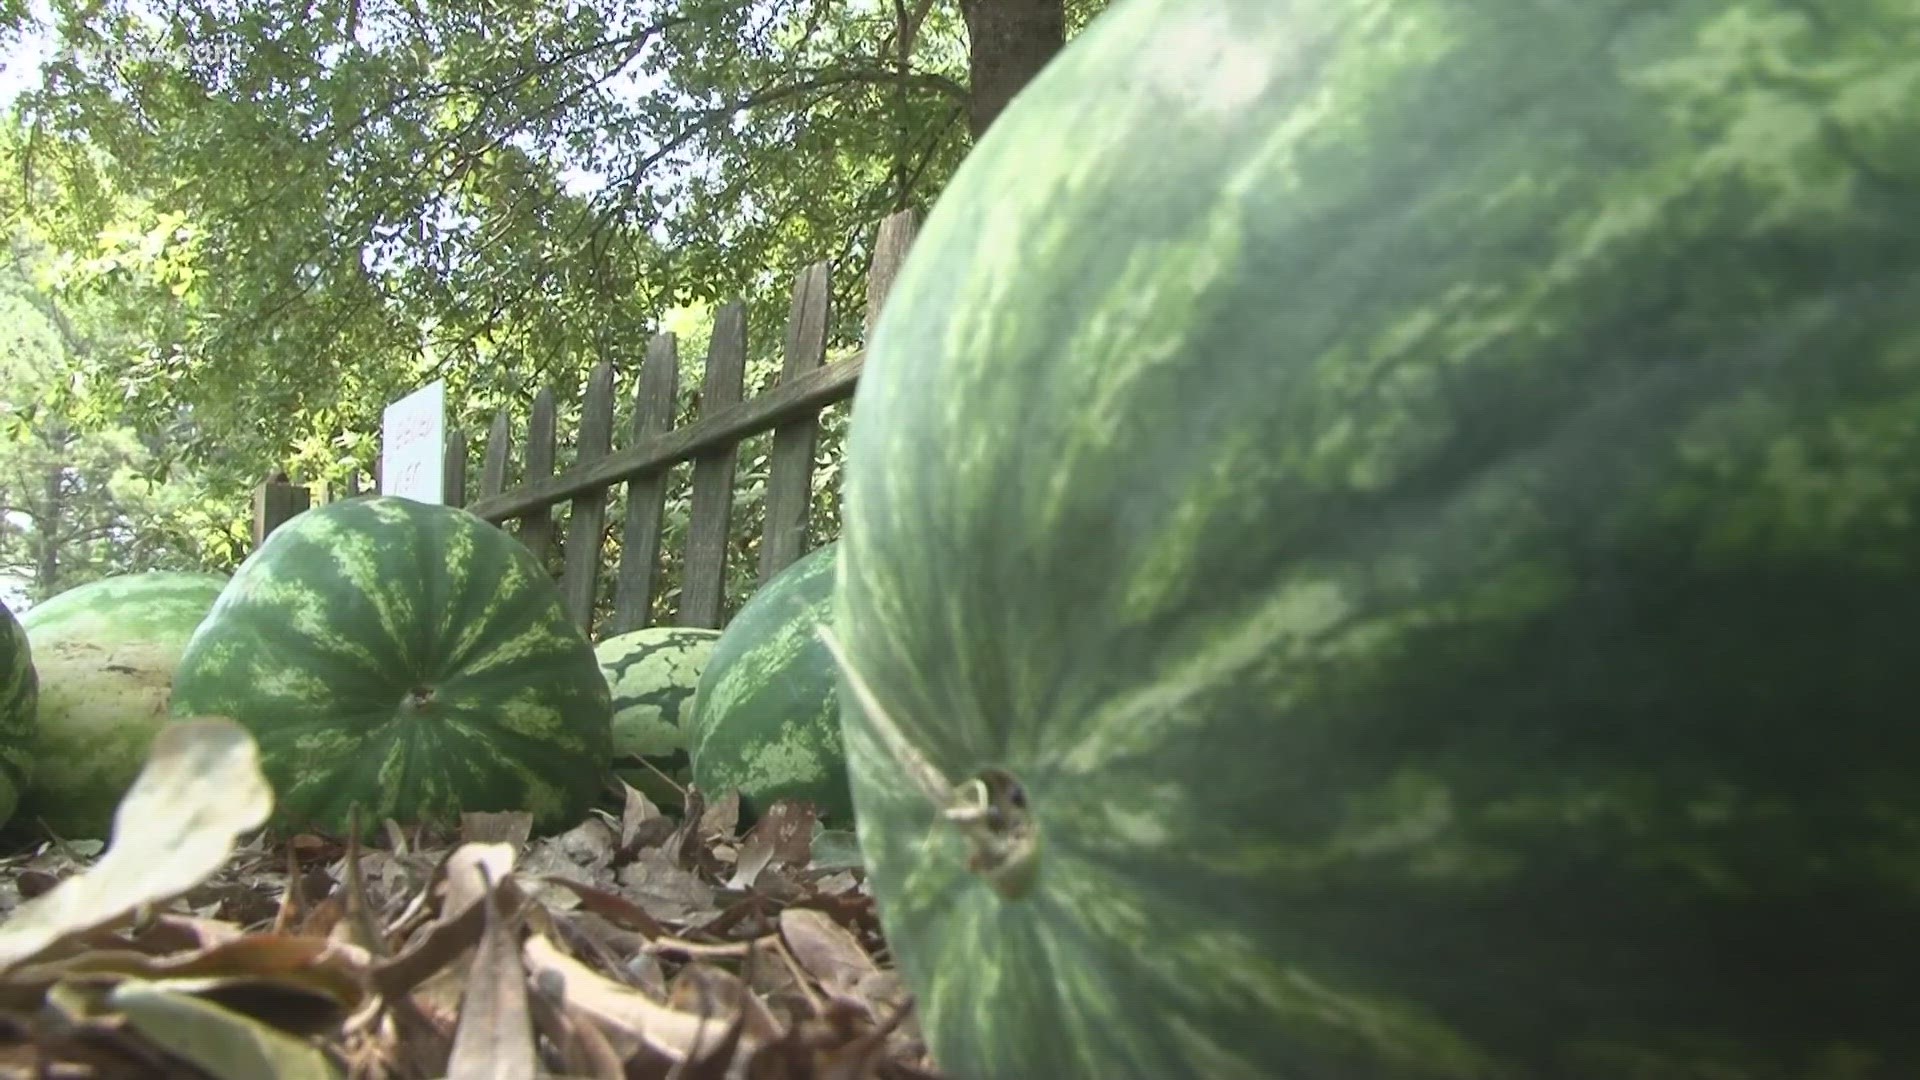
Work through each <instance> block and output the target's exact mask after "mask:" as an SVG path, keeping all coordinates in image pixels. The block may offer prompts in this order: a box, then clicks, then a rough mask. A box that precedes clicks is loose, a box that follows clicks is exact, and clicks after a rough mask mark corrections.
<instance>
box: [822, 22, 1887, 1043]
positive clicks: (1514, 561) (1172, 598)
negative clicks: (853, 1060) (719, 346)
mask: <svg viewBox="0 0 1920 1080" xmlns="http://www.w3.org/2000/svg"><path fill="white" fill-rule="evenodd" d="M1916 100H1920V9H1915V8H1914V7H1913V6H1912V5H1906V4H1898V5H1896V4H1886V3H1883V4H1879V5H1873V4H1864V3H1863V4H1855V5H1846V6H1840V7H1836V6H1833V5H1827V6H1808V5H1805V4H1797V3H1788V2H1785V0H1780V2H1746V3H1740V2H1731V0H1676V2H1673V3H1666V4H1642V3H1634V4H1626V3H1608V2H1600V3H1578V4H1531V3H1530V4H1505V3H1485V2H1478V3H1469V2H1465V0H1386V2H1368V3H1360V2H1357V0H1333V2H1328V3H1318V4H1301V3H1285V2H1276V0H1120V2H1119V3H1118V4H1116V6H1115V7H1114V8H1112V9H1111V10H1110V11H1109V13H1108V14H1107V15H1105V16H1103V17H1102V20H1101V21H1100V22H1099V23H1097V24H1096V25H1095V26H1094V28H1093V29H1091V30H1090V31H1088V32H1087V34H1086V35H1085V36H1084V37H1083V38H1081V39H1079V40H1078V41H1077V42H1076V43H1075V44H1074V45H1073V46H1072V47H1071V48H1070V49H1069V51H1068V53H1067V54H1065V55H1063V56H1062V57H1061V58H1060V59H1059V60H1058V61H1056V63H1055V64H1054V65H1053V66H1051V67H1050V68H1049V69H1048V70H1047V71H1046V72H1045V73H1044V74H1043V75H1042V76H1041V77H1040V79H1039V80H1038V81H1036V82H1035V83H1034V84H1033V85H1031V86H1030V87H1029V88H1028V90H1027V91H1026V92H1025V93H1024V94H1023V95H1022V97H1021V98H1020V99H1019V100H1018V101H1016V102H1015V104H1014V105H1013V107H1012V108H1010V109H1009V110H1008V111H1007V112H1005V113H1003V114H1002V115H1001V117H1000V118H999V119H998V120H997V121H996V122H995V125H994V127H993V129H992V130H991V131H990V133H989V134H988V135H987V137H986V138H985V140H984V141H983V142H982V143H981V145H980V146H979V147H978V148H977V149H976V150H975V151H974V152H973V154H972V155H971V156H970V158H969V160H968V161H967V163H966V164H965V165H964V166H963V168H962V169H961V171H960V173H959V175H958V176H956V178H955V180H954V181H953V183H952V184H951V185H950V186H949V187H948V189H947V190H946V191H945V192H944V194H943V195H942V197H941V200H940V202H939V204H938V205H937V206H936V207H935V209H934V211H933V212H932V213H931V214H930V215H929V217H928V219H927V221H926V224H925V226H924V227H923V229H922V230H921V232H920V235H919V237H918V239H917V240H916V244H915V249H914V252H913V254H912V256H911V257H910V259H909V261H908V264H907V266H906V268H905V270H904V272H903V273H902V274H901V275H900V277H899V278H898V279H897V281H896V283H895V285H894V287H893V289H892V291H891V293H890V295H889V298H888V302H887V305H886V308H885V312H884V314H883V316H882V318H881V320H880V323H879V325H878V327H877V328H876V332H875V334H874V336H873V339H872V341H871V342H870V347H869V351H868V354H867V362H866V368H865V370H864V372H863V374H862V379H861V385H860V388H859V391H858V395H857V397H856V401H855V408H854V416H855V417H856V420H855V422H854V425H853V428H852V431H851V435H850V440H851V441H850V444H849V456H848V461H847V466H846V469H847V472H846V477H847V485H848V486H847V503H846V511H845V515H844V518H843V530H844V531H843V534H842V540H841V544H842V545H843V546H844V548H845V557H846V565H845V567H844V575H843V577H842V579H841V582H840V587H839V592H838V597H837V602H838V605H839V607H838V611H837V613H836V626H837V632H838V634H839V636H840V637H841V639H842V640H843V641H844V642H845V644H846V645H847V647H848V650H849V654H850V656H851V657H852V660H853V662H854V663H855V664H856V665H857V666H858V667H859V669H860V670H861V671H862V672H863V673H864V675H865V677H866V679H867V681H868V682H869V683H870V684H871V686H872V688H873V690H874V691H875V693H876V694H877V697H878V700H879V701H880V702H881V703H882V704H883V705H884V707H885V708H886V710H887V711H888V713H889V715H890V716H891V717H892V718H893V720H894V721H895V722H897V724H898V725H899V726H900V727H901V728H902V729H904V731H905V732H906V733H907V735H908V737H909V738H910V739H911V740H912V741H913V743H914V744H915V745H917V746H918V747H919V748H920V750H921V752H923V753H924V754H926V755H927V757H929V758H930V759H931V760H932V761H933V762H934V763H935V764H936V765H937V766H938V767H939V768H941V769H942V770H944V771H945V772H946V773H948V774H949V775H950V776H952V777H953V778H955V779H959V778H963V777H965V776H968V775H971V774H972V773H974V772H975V771H977V770H979V769H982V768H984V767H988V766H998V767H1004V768H1007V769H1009V770H1011V771H1013V772H1014V773H1016V774H1018V775H1019V776H1020V777H1021V778H1022V779H1023V780H1025V781H1026V785H1027V788H1028V791H1029V794H1030V798H1031V802H1032V805H1033V807H1034V811H1033V812H1034V814H1035V815H1036V817H1037V819H1038V822H1039V827H1040V834H1041V862H1040V870H1039V876H1038V879H1037V884H1036V886H1035V891H1034V893H1032V894H1031V895H1030V896H1028V897H1027V898H1026V899H1023V900H1017V901H1008V900H1003V899H1001V898H1000V897H999V896H997V895H996V894H995V893H994V892H992V891H991V890H990V889H988V888H987V886H986V885H985V884H983V883H982V882H981V881H979V880H977V879H975V878H974V877H972V876H971V875H969V874H968V872H967V871H966V869H965V867H964V866H963V864H962V854H961V846H960V844H959V843H958V841H957V840H956V839H955V838H954V837H953V836H952V834H951V832H950V831H949V830H946V829H942V828H936V827H935V823H934V821H933V816H932V814H931V812H930V810H929V808H928V805H927V803H926V801H925V800H924V799H923V798H922V797H921V796H920V795H919V794H917V792H916V791H915V790H914V789H913V787H912V785H911V784H910V783H909V781H908V779H907V777H906V775H905V771H904V770H902V769H901V768H899V767H898V766H897V765H895V764H894V763H893V762H892V761H891V759H890V758H889V756H888V755H887V753H886V752H885V751H884V750H883V749H882V743H881V742H880V741H879V739H878V737H877V735H876V733H875V728H874V722H873V721H872V719H871V718H869V717H867V716H866V715H865V714H864V713H863V712H862V711H861V710H859V709H856V708H850V709H849V710H848V711H847V714H846V725H847V746H848V752H849V755H850V763H849V764H850V772H851V776H852V783H853V786H854V792H855V795H856V804H857V807H858V811H859V825H860V832H861V840H862V847H863V850H864V852H865V855H866V858H867V861H868V867H869V869H870V871H871V874H872V881H873V886H874V891H875V894H876V897H877V898H878V900H879V904H880V912H881V915H882V918H883V920H884V922H885V925H886V930H887V935H888V940H889V943H890V945H891V946H892V948H893V950H894V952H895V954H896V956H897V957H898V958H899V961H900V964H901V966H902V968H903V971H904V972H905V974H906V975H907V977H908V979H909V981H910V982H911V984H912V986H913V987H914V988H915V990H916V993H917V995H918V999H919V1002H918V1016H919V1017H920V1019H921V1021H922V1023H923V1025H924V1027H925V1030H926V1031H927V1033H928V1037H929V1039H930V1042H931V1045H932V1047H933V1050H934V1052H935V1056H936V1058H937V1059H938V1060H939V1062H940V1063H941V1065H942V1066H943V1068H944V1069H945V1070H947V1071H948V1072H950V1073H951V1074H952V1075H954V1076H956V1077H960V1078H978V1077H1008V1076H1049V1077H1059V1078H1070V1077H1099V1078H1102V1080H1119V1078H1125V1077H1164V1076H1207V1077H1210V1078H1224V1077H1251V1076H1263V1077H1264V1076H1272V1077H1316V1078H1318V1077H1359V1076H1366V1077H1370V1078H1374V1080H1408V1078H1416V1077H1418V1078H1443V1077H1444V1078H1463V1077H1473V1078H1498V1080H1508V1078H1513V1080H1533V1078H1548V1077H1551V1078H1554V1080H1601V1078H1606V1080H1678V1078H1682V1077H1684V1078H1687V1080H1697V1078H1704V1077H1708V1076H1713V1077H1724V1078H1727V1080H1788V1078H1792V1080H1812V1078H1820V1080H1837V1078H1840V1077H1874V1078H1880V1077H1896V1076H1912V1075H1920V998H1916V997H1915V995H1913V994H1912V993H1911V990H1910V987H1909V985H1908V984H1909V982H1910V971H1911V969H1912V959H1913V958H1914V957H1916V956H1920V784H1916V783H1915V782H1914V777H1915V776H1916V775H1920V725H1915V724H1913V723H1912V722H1911V720H1910V718H1909V717H1908V716H1907V710H1906V702H1907V701H1908V700H1909V699H1910V698H1911V696H1912V687H1913V676H1912V671H1913V661H1912V648H1911V645H1910V639H1911V633H1910V630H1909V628H1908V625H1907V624H1909V623H1910V622H1911V613H1912V612H1913V611H1915V610H1920V513H1917V509H1920V318H1916V316H1915V313H1916V312H1920V215H1916V214H1915V213H1914V212H1913V207H1914V206H1915V205H1916V198H1920V111H1917V110H1915V109H1914V108H1913V102H1914V101H1916Z"/></svg>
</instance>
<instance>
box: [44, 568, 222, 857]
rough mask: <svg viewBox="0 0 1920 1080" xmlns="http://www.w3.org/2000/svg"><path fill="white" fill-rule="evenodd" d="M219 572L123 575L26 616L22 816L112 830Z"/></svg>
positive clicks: (70, 829) (56, 827)
mask: <svg viewBox="0 0 1920 1080" xmlns="http://www.w3.org/2000/svg"><path fill="white" fill-rule="evenodd" d="M226 583H227V579H226V578H225V577H222V576H220V575H218V574H190V573H173V572H168V571H154V572H150V573H139V574H122V575H119V576H116V577H110V578H103V579H101V580H99V581H95V582H90V583H88V584H86V585H82V586H80V587H79V588H76V589H69V590H68V591H66V592H63V593H60V594H59V595H57V596H55V597H53V598H52V599H50V600H48V601H47V602H45V603H43V604H39V605H37V606H35V607H33V608H32V609H30V610H29V611H28V612H27V613H26V614H25V615H23V616H21V618H20V624H21V625H22V626H23V627H25V628H26V633H27V638H28V640H29V641H31V642H32V648H33V663H34V668H35V669H36V670H37V671H38V672H39V678H40V702H39V708H38V710H37V714H38V723H37V724H36V725H35V730H34V739H33V743H32V750H31V753H32V755H33V759H34V761H35V762H36V767H35V769H34V770H33V776H32V779H31V780H30V781H29V783H28V787H27V790H26V793H25V798H24V799H23V800H22V803H23V804H22V807H21V811H22V814H23V816H24V815H31V816H32V817H33V818H36V819H38V821H40V822H44V823H45V824H46V826H47V827H48V828H51V829H52V830H53V831H54V832H56V833H58V834H59V835H61V836H63V837H67V838H70V839H71V838H82V837H85V838H94V839H105V838H106V837H107V834H108V833H109V832H110V831H111V830H112V828H113V813H114V810H115V809H117V808H118V807H119V805H120V797H121V796H122V795H124V794H126V791H127V788H128V787H129V786H130V785H131V784H132V783H133V781H134V778H135V777H136V776H138V775H139V774H140V769H141V767H142V766H143V765H144V764H145V763H146V760H147V749H148V746H149V745H150V744H151V743H152V742H153V737H154V735H155V733H157V732H158V731H159V730H160V727H161V725H163V724H165V723H166V722H167V719H168V715H169V713H168V706H169V704H170V701H171V695H172V690H173V673H174V669H175V668H176V667H177V666H178V665H179V663H180V654H181V653H182V652H183V651H184V650H185V649H186V646H187V639H188V638H191V637H192V636H193V631H194V630H195V628H197V627H198V626H199V625H200V620H202V619H204V618H206V615H207V612H208V611H210V610H212V608H213V602H214V600H215V599H217V598H218V597H219V595H220V590H221V589H222V588H224V587H225V586H226Z"/></svg>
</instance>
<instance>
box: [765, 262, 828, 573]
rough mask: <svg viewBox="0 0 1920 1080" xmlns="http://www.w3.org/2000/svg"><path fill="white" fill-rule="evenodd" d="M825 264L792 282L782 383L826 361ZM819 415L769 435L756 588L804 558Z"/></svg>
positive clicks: (807, 270)
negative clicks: (768, 455)
mask: <svg viewBox="0 0 1920 1080" xmlns="http://www.w3.org/2000/svg"><path fill="white" fill-rule="evenodd" d="M827 286H828V282H827V264H826V263H824V262H820V263H814V264H813V265H812V266H809V267H807V268H806V269H805V270H804V271H802V272H801V273H800V276H799V277H798V278H797V279H795V281H794V283H793V310H792V313H791V314H790V315H789V317H788V319H787V341H786V350H785V356H784V358H783V360H782V363H781V367H780V381H781V382H782V383H790V382H792V381H793V380H794V379H796V378H799V377H800V376H801V375H804V374H806V373H807V372H809V371H812V370H813V369H815V368H817V367H819V366H820V365H821V364H823V363H825V362H826V359H827V303H828V299H829V292H828V287H827ZM819 433H820V414H819V413H811V414H809V415H806V416H803V417H800V418H799V419H797V420H793V421H791V422H789V423H786V424H782V425H780V426H779V427H777V428H775V429H774V430H773V450H772V453H771V455H770V460H769V461H768V463H767V495H766V504H765V505H766V514H765V524H764V525H763V527H762V528H761V532H760V583H761V584H762V585H764V584H766V583H767V581H768V580H770V579H771V578H772V577H773V575H775V574H777V573H779V572H780V571H781V570H784V569H786V567H787V565H788V564H789V563H791V562H793V561H794V560H795V559H798V558H799V557H800V556H802V555H804V554H806V551H807V519H808V518H809V517H810V516H812V515H811V514H810V511H811V510H812V509H813V452H814V448H815V446H816V445H817V443H818V441H819V438H818V437H819Z"/></svg>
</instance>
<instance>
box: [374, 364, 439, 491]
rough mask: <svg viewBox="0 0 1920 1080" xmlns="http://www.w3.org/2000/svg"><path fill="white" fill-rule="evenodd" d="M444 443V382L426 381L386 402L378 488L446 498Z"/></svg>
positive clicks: (381, 435)
mask: <svg viewBox="0 0 1920 1080" xmlns="http://www.w3.org/2000/svg"><path fill="white" fill-rule="evenodd" d="M446 446H447V384H446V383H444V382H440V381H435V382H431V383H428V384H427V385H426V386H423V387H421V388H420V389H418V390H415V391H414V392H413V393H411V394H408V395H407V396H406V397H403V398H401V399H400V400H399V401H396V402H394V403H393V404H391V405H389V406H387V409H386V412H385V414H384V415H383V416H382V418H381V423H380V494H382V495H400V496H404V497H405V498H409V499H412V500H414V501H416V502H425V503H443V502H446V501H447V498H446V488H445V483H446V472H445V460H446Z"/></svg>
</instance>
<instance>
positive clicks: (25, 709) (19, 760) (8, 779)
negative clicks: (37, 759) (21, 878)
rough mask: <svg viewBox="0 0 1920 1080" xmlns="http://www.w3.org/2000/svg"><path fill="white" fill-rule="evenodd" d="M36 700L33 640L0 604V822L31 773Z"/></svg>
mask: <svg viewBox="0 0 1920 1080" xmlns="http://www.w3.org/2000/svg"><path fill="white" fill-rule="evenodd" d="M39 700H40V677H39V674H38V673H37V672H36V671H35V670H34V666H33V644H32V642H30V641H28V640H27V632H26V631H25V630H23V629H21V627H20V620H19V619H16V618H14V615H13V612H12V610H10V609H9V608H8V607H7V605H5V604H0V825H4V824H6V822H7V820H8V819H9V818H11V817H13V811H14V808H15V807H17V806H18V805H19V803H20V795H21V793H22V792H23V791H24V790H25V788H26V784H27V780H28V779H29V777H30V776H31V768H30V767H31V765H32V762H33V754H32V746H33V732H34V715H35V709H36V708H37V706H38V704H39Z"/></svg>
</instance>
